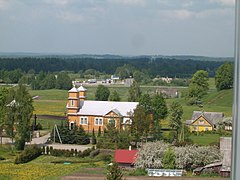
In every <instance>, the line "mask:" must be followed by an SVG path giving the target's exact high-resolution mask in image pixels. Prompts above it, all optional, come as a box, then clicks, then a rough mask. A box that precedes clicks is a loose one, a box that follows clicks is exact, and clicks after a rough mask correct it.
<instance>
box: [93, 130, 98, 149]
mask: <svg viewBox="0 0 240 180" xmlns="http://www.w3.org/2000/svg"><path fill="white" fill-rule="evenodd" d="M94 144H97V139H96V136H95V132H94V128H93V130H92V145H94Z"/></svg>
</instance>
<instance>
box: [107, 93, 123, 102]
mask: <svg viewBox="0 0 240 180" xmlns="http://www.w3.org/2000/svg"><path fill="white" fill-rule="evenodd" d="M109 100H110V101H120V100H121V98H120V96H119V94H118V92H117V91H116V90H114V91H113V92H112V93H111V95H110V97H109Z"/></svg>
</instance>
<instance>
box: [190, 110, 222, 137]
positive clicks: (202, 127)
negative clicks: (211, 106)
mask: <svg viewBox="0 0 240 180" xmlns="http://www.w3.org/2000/svg"><path fill="white" fill-rule="evenodd" d="M223 117H224V114H223V113H222V112H202V111H194V112H193V115H192V119H191V120H187V121H186V124H187V126H188V127H189V129H190V131H191V132H193V131H197V132H201V131H212V130H214V129H215V128H216V126H217V124H218V122H219V121H222V120H223Z"/></svg>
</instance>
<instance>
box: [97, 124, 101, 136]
mask: <svg viewBox="0 0 240 180" xmlns="http://www.w3.org/2000/svg"><path fill="white" fill-rule="evenodd" d="M97 137H101V127H100V126H99V127H98V136H97Z"/></svg>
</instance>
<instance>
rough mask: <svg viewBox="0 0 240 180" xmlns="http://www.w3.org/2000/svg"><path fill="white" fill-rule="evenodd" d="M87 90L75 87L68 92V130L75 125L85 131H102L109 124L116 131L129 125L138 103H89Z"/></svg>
mask: <svg viewBox="0 0 240 180" xmlns="http://www.w3.org/2000/svg"><path fill="white" fill-rule="evenodd" d="M86 93H87V89H86V88H84V87H83V86H80V87H79V88H76V87H75V86H74V87H73V88H72V89H71V90H69V91H68V103H67V110H68V112H67V118H68V122H69V126H70V128H72V127H73V126H74V124H76V125H77V126H80V125H81V126H82V127H83V128H84V130H85V131H87V132H89V131H92V130H93V129H94V131H98V129H99V127H100V130H101V131H103V130H104V129H105V128H106V126H107V125H108V124H109V123H113V124H114V125H115V127H116V128H118V129H125V128H126V127H127V126H129V125H130V124H131V119H130V116H131V114H132V113H133V111H134V109H135V108H136V107H137V105H138V102H115V101H89V100H86V98H87V94H86Z"/></svg>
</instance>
